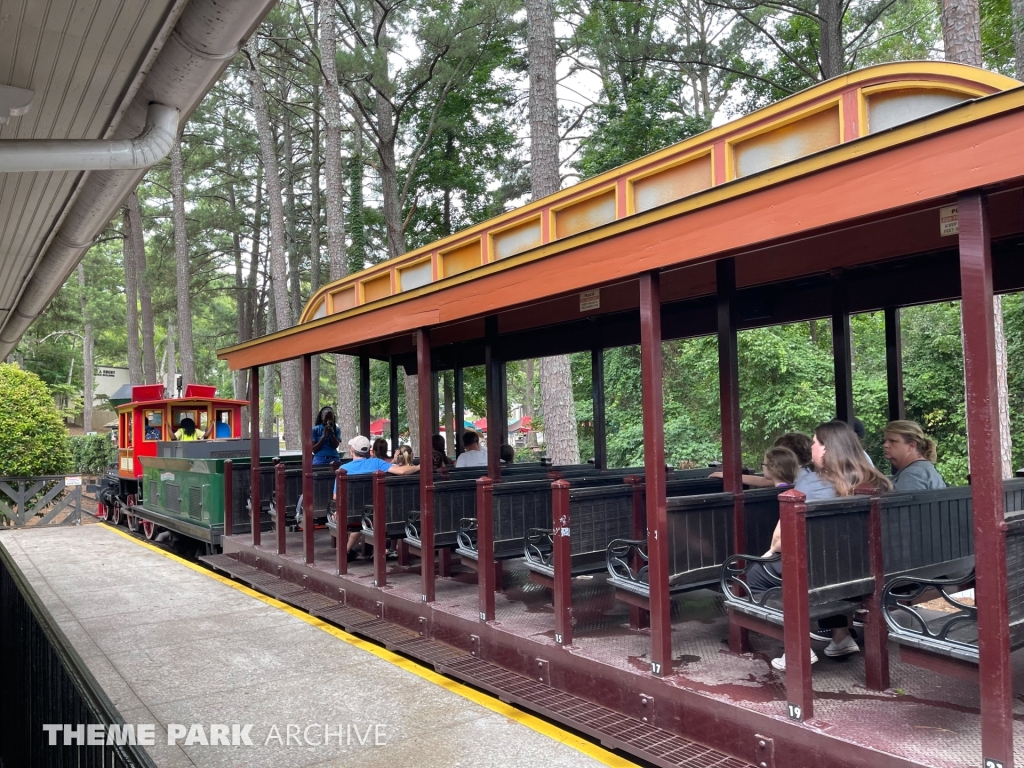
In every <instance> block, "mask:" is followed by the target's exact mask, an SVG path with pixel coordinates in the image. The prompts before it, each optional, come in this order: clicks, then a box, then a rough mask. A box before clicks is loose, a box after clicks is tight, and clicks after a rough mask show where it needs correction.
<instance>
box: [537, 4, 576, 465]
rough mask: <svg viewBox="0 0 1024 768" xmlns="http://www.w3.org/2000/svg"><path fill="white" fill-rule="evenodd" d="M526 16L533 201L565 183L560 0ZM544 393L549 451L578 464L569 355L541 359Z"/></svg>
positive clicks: (557, 461) (559, 460)
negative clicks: (557, 5) (559, 66)
mask: <svg viewBox="0 0 1024 768" xmlns="http://www.w3.org/2000/svg"><path fill="white" fill-rule="evenodd" d="M526 19H527V28H528V29H527V43H528V45H529V56H530V185H531V187H532V188H533V199H534V200H539V199H540V198H542V197H546V196H547V195H552V194H554V193H555V192H557V191H558V188H559V187H560V186H561V183H560V180H559V174H558V168H559V160H558V142H559V137H558V94H557V91H556V86H557V80H556V74H555V68H556V65H557V59H558V49H557V45H556V41H555V5H554V0H526ZM540 397H541V407H542V408H543V409H544V443H545V445H546V446H547V449H548V455H549V456H550V457H551V458H552V460H553V461H554V463H555V464H578V463H579V460H580V448H579V436H578V434H577V431H576V413H575V408H574V407H573V400H572V368H571V365H570V362H569V358H568V356H566V355H562V356H560V357H550V358H544V359H542V360H541V361H540Z"/></svg>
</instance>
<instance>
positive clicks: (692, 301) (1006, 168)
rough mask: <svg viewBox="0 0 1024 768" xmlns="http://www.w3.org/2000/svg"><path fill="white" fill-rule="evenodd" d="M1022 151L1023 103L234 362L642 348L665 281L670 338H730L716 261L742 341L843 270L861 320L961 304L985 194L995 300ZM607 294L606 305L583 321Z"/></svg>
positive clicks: (283, 337)
mask: <svg viewBox="0 0 1024 768" xmlns="http://www.w3.org/2000/svg"><path fill="white" fill-rule="evenodd" d="M1022 141H1024V88H1014V89H1012V90H1008V91H1004V92H1001V93H997V94H994V95H991V96H986V97H983V98H980V99H977V100H974V101H970V102H966V103H964V104H961V105H959V106H955V107H952V108H950V109H947V110H945V111H943V112H941V113H938V114H934V115H932V116H929V117H924V118H921V119H918V120H916V121H914V122H911V123H907V124H904V125H902V126H899V127H897V128H893V129H891V130H888V131H885V132H882V133H878V134H873V135H869V136H866V137H863V138H860V139H856V140H854V141H851V142H849V143H846V144H842V145H839V146H836V147H833V148H831V149H827V150H824V151H822V152H818V153H816V154H814V155H810V156H807V157H804V158H801V159H799V160H795V161H793V162H790V163H788V164H786V165H782V166H779V167H776V168H772V169H771V170H767V171H764V172H762V173H758V174H754V175H751V176H749V177H746V178H742V179H738V180H736V181H731V182H728V183H726V184H723V185H721V186H716V187H713V188H711V189H708V190H706V191H704V192H700V193H698V194H695V195H692V196H690V197H687V198H685V199H682V200H679V201H677V202H674V203H671V204H668V205H664V206H661V207H659V208H656V209H653V210H650V211H646V212H643V213H639V214H635V215H633V216H630V217H628V218H625V219H621V220H618V221H615V222H613V223H610V224H606V225H604V226H601V227H598V228H595V229H592V230H589V231H586V232H583V233H580V234H578V235H574V236H571V237H567V238H565V239H563V240H559V241H557V242H554V243H548V244H546V245H543V246H541V247H539V248H535V249H532V250H530V251H527V252H524V253H521V254H518V255H515V256H512V257H509V258H507V259H504V260H502V261H499V262H493V263H490V264H485V265H483V266H481V267H478V268H476V269H473V270H471V271H469V272H466V273H463V274H460V275H455V276H453V277H450V278H446V279H443V280H438V281H436V282H433V283H431V284H430V285H426V286H423V287H421V288H417V289H414V290H411V291H406V292H403V293H400V294H397V295H395V296H391V297H388V298H384V299H380V300H378V301H375V302H371V303H368V304H365V305H362V306H358V307H354V308H352V309H349V310H347V311H344V312H340V313H338V314H335V315H329V316H327V317H323V318H320V319H316V320H311V321H307V322H305V323H302V324H300V325H297V326H295V327H293V328H289V329H287V330H284V331H280V332H278V333H275V334H271V335H268V336H265V337H262V338H260V339H256V340H253V341H250V342H247V343H245V344H240V345H237V346H234V347H229V348H227V349H224V350H221V351H220V352H219V353H218V354H219V356H220V357H221V358H222V359H225V360H227V361H228V363H229V365H230V366H231V368H232V369H239V368H245V367H250V366H260V365H266V364H270V363H276V362H282V361H284V360H288V359H292V358H295V357H298V356H300V355H303V354H316V353H320V352H332V351H338V352H343V353H347V354H359V353H368V354H370V355H371V356H373V357H379V358H387V357H390V358H392V359H393V360H396V359H397V360H400V361H401V362H402V364H403V365H405V366H406V368H407V370H412V369H413V364H414V360H413V354H412V353H413V351H414V347H413V334H412V332H414V331H416V330H417V329H419V328H422V327H428V328H430V329H431V345H432V349H433V351H434V354H433V357H434V358H435V359H436V362H437V367H438V368H446V367H450V366H451V365H452V364H453V359H452V357H451V356H449V357H448V358H446V356H445V345H449V346H450V347H451V349H452V350H455V349H456V348H458V350H459V352H458V361H459V364H461V365H471V364H478V363H480V362H482V361H483V353H482V349H483V340H484V318H485V317H487V316H492V315H496V316H497V317H498V331H499V335H500V337H501V345H502V351H501V357H502V358H503V359H509V360H510V359H519V358H525V357H535V356H544V355H551V354H560V353H563V352H569V351H578V350H581V349H588V348H591V346H593V345H594V344H600V345H602V346H606V347H610V346H617V345H620V344H626V343H636V342H637V341H638V339H639V333H638V324H639V320H638V318H637V312H636V308H637V306H638V304H639V300H638V288H637V281H636V278H637V276H638V275H640V274H642V273H644V272H648V271H659V272H661V274H662V280H661V286H662V287H661V293H662V302H663V320H662V322H663V331H664V332H665V337H666V338H672V337H684V336H693V335H701V334H704V333H711V332H713V331H714V330H715V325H714V291H715V270H714V266H713V262H714V261H716V260H718V259H721V258H726V257H735V258H736V274H737V285H738V288H739V289H740V291H739V296H738V303H739V307H740V318H739V324H740V327H741V328H744V327H756V326H760V325H769V324H774V323H776V322H793V321H797V320H805V319H814V318H819V317H825V316H828V315H829V314H830V308H831V303H830V298H829V297H830V290H829V289H828V283H827V282H826V281H827V280H829V279H830V275H831V273H832V272H833V271H834V270H843V271H844V272H845V273H846V280H847V284H848V289H849V291H850V300H849V307H850V310H851V311H854V312H857V311H869V310H874V309H881V308H884V307H886V306H901V305H902V306H905V305H908V304H914V303H926V302H930V301H939V300H944V299H953V298H957V297H958V296H959V273H958V271H957V266H956V253H957V250H956V248H957V241H956V238H955V237H950V236H943V235H942V233H941V231H940V221H939V218H940V209H941V208H942V207H944V206H951V205H955V204H956V203H957V198H958V195H959V194H960V193H962V192H965V191H969V190H981V191H984V192H986V193H987V194H988V195H989V199H990V210H991V221H992V234H993V238H994V240H996V244H995V250H994V263H995V280H996V289H997V290H1012V289H1014V288H1020V287H1024V270H1022V268H1021V267H1020V266H1018V264H1020V263H1022V262H1024V260H1022V259H1020V258H1019V254H1021V253H1024V248H1022V246H1021V243H1020V240H1021V238H1020V237H1019V236H1020V235H1021V233H1024V191H1022V188H1024V153H1021V152H1020V151H1019V147H1020V146H1021V145H1022V144H1021V142H1022ZM594 288H600V289H601V296H600V308H598V309H595V310H583V309H581V307H580V301H579V294H580V293H581V292H584V291H588V290H592V289H594ZM588 329H592V330H588ZM595 339H596V341H595ZM478 358H479V359H478Z"/></svg>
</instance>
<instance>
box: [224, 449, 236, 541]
mask: <svg viewBox="0 0 1024 768" xmlns="http://www.w3.org/2000/svg"><path fill="white" fill-rule="evenodd" d="M234 512H235V472H234V468H233V467H232V464H231V459H228V460H227V461H225V462H224V535H225V536H230V535H231V532H232V523H233V522H234V521H233V520H232V519H231V518H232V517H234Z"/></svg>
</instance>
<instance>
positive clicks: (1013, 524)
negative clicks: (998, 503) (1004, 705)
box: [1006, 509, 1024, 649]
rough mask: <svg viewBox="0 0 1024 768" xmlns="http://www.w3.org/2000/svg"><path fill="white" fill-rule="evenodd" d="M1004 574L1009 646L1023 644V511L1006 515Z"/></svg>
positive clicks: (1016, 646) (1015, 646) (1018, 646)
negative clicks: (1008, 621) (1007, 604)
mask: <svg viewBox="0 0 1024 768" xmlns="http://www.w3.org/2000/svg"><path fill="white" fill-rule="evenodd" d="M1006 525H1007V530H1006V575H1007V579H1006V581H1007V592H1008V593H1009V595H1008V599H1009V609H1010V610H1009V613H1010V648H1011V649H1016V648H1020V647H1022V646H1024V512H1021V511H1020V510H1019V509H1018V510H1014V511H1013V512H1012V513H1010V514H1007V515H1006Z"/></svg>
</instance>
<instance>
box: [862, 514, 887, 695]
mask: <svg viewBox="0 0 1024 768" xmlns="http://www.w3.org/2000/svg"><path fill="white" fill-rule="evenodd" d="M868 555H869V557H870V560H871V576H872V578H873V579H874V591H873V592H872V594H871V597H870V598H868V600H867V604H868V606H867V607H868V615H867V618H866V620H865V622H864V673H865V677H866V682H867V686H868V688H870V689H871V690H873V691H884V690H885V689H886V688H888V687H889V631H888V630H887V629H886V626H885V618H884V617H883V616H882V591H883V590H884V589H885V567H884V564H883V562H882V560H883V558H882V499H881V498H880V497H879V496H878V495H877V494H873V495H872V497H871V512H870V513H869V514H868Z"/></svg>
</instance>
